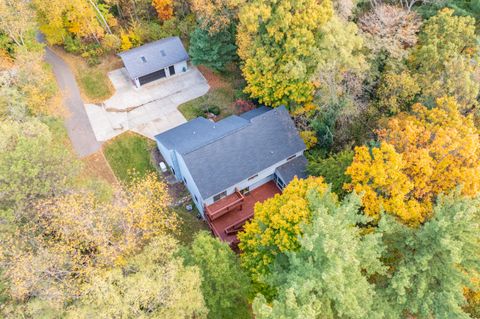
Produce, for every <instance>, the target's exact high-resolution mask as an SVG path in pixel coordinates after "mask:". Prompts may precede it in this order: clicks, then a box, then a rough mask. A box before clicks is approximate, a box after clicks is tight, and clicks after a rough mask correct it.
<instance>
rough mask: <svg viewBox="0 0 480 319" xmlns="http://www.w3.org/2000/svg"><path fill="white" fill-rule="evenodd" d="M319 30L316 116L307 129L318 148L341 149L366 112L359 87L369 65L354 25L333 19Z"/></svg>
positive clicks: (334, 17) (361, 88)
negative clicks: (337, 147) (317, 142)
mask: <svg viewBox="0 0 480 319" xmlns="http://www.w3.org/2000/svg"><path fill="white" fill-rule="evenodd" d="M320 29H321V36H320V38H321V40H320V42H319V49H320V53H321V54H320V57H319V58H318V68H317V71H316V73H315V76H314V81H315V85H316V87H317V90H316V93H315V99H314V104H316V105H318V112H316V113H315V114H314V115H313V116H312V117H311V118H310V127H311V128H312V129H313V130H315V131H316V134H317V137H318V139H319V145H320V146H321V147H323V148H326V149H330V148H331V147H332V146H333V145H334V144H336V145H342V146H343V145H344V144H343V141H344V140H345V139H348V138H350V137H351V135H352V134H351V131H352V130H351V125H352V124H353V123H354V122H355V121H359V119H358V118H359V116H360V115H361V113H362V112H363V110H364V109H365V107H364V104H365V103H364V102H363V100H362V98H361V96H362V94H363V87H362V85H361V84H362V82H363V78H364V73H365V71H366V69H367V67H368V65H367V63H366V59H365V56H364V54H363V53H362V50H363V39H362V38H361V37H360V36H359V34H358V29H357V27H356V25H355V24H354V23H352V22H346V21H344V20H342V19H340V18H338V17H336V16H333V17H332V18H331V19H330V21H328V22H327V23H326V24H325V25H323V26H322V27H321V28H320ZM340 147H341V146H340Z"/></svg>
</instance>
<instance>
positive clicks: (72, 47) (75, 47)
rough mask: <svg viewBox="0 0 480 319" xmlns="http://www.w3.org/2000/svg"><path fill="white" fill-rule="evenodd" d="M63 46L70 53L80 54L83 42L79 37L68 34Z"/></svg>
mask: <svg viewBox="0 0 480 319" xmlns="http://www.w3.org/2000/svg"><path fill="white" fill-rule="evenodd" d="M63 47H64V48H65V51H67V52H69V53H74V54H78V53H80V52H81V51H82V43H81V42H80V40H79V39H78V38H75V37H72V36H71V35H67V36H66V37H65V41H64V43H63Z"/></svg>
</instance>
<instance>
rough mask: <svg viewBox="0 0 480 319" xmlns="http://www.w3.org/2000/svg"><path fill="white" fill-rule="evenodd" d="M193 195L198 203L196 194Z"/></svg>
mask: <svg viewBox="0 0 480 319" xmlns="http://www.w3.org/2000/svg"><path fill="white" fill-rule="evenodd" d="M193 197H194V198H195V201H196V202H197V203H198V198H197V195H195V194H194V195H193Z"/></svg>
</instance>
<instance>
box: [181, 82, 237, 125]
mask: <svg viewBox="0 0 480 319" xmlns="http://www.w3.org/2000/svg"><path fill="white" fill-rule="evenodd" d="M234 102H235V96H234V93H233V90H232V89H230V88H218V89H213V90H210V91H208V93H207V94H205V95H204V96H201V97H199V98H196V99H195V100H191V101H188V102H187V103H184V104H182V105H180V106H179V107H178V110H179V111H180V112H182V114H183V116H185V118H186V119H187V120H191V119H194V118H196V117H199V116H202V115H203V112H202V109H204V108H205V107H206V106H218V107H219V108H220V115H219V116H220V117H221V118H224V117H227V116H229V115H232V114H233V113H234V109H233V103H234Z"/></svg>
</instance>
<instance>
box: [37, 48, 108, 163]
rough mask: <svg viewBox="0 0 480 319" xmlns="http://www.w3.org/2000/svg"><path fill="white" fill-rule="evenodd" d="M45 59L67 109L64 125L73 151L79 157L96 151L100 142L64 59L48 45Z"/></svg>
mask: <svg viewBox="0 0 480 319" xmlns="http://www.w3.org/2000/svg"><path fill="white" fill-rule="evenodd" d="M45 60H46V61H47V62H48V63H49V64H51V65H52V68H53V72H54V73H55V77H56V78H57V83H58V86H59V88H60V89H61V90H62V93H63V96H64V97H63V99H64V104H65V106H66V107H67V109H68V111H69V112H68V113H69V114H68V115H67V118H66V119H65V127H66V128H67V132H68V136H69V137H70V140H71V141H72V145H73V148H74V149H75V152H76V153H77V154H78V155H79V156H80V157H85V156H88V155H91V154H93V153H95V152H97V151H98V150H99V149H100V147H101V143H100V142H98V141H97V140H96V138H95V135H94V134H93V130H92V126H91V125H90V121H89V120H88V116H87V113H86V112H85V108H84V106H83V101H82V98H81V96H80V90H79V89H78V86H77V82H76V81H75V76H74V75H73V73H72V71H71V70H70V68H69V67H68V65H67V64H66V63H65V61H63V60H62V58H60V57H59V56H58V55H57V54H55V53H54V52H53V51H52V50H51V49H50V48H48V47H46V49H45Z"/></svg>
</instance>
